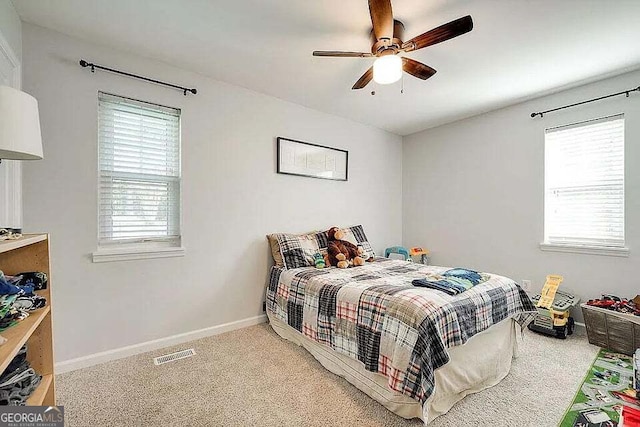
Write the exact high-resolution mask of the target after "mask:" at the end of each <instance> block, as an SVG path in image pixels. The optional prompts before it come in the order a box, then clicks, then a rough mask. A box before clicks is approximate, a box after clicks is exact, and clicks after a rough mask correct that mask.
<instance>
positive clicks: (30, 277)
mask: <svg viewBox="0 0 640 427" xmlns="http://www.w3.org/2000/svg"><path fill="white" fill-rule="evenodd" d="M46 285H47V275H46V274H44V273H22V275H17V276H7V275H5V274H4V273H3V272H2V271H0V332H2V331H4V330H5V329H7V328H9V327H11V326H14V325H15V324H16V323H18V322H19V321H21V320H23V319H25V318H26V317H28V316H29V313H28V312H29V311H33V310H37V309H39V308H43V307H44V306H45V305H47V299H46V298H45V297H43V296H40V295H36V294H35V293H34V288H38V289H43V288H42V287H43V286H44V287H45V288H46Z"/></svg>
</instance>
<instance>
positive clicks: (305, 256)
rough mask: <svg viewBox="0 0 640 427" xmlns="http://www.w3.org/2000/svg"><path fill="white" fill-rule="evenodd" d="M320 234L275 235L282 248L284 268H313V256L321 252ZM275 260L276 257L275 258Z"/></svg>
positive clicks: (281, 254)
mask: <svg viewBox="0 0 640 427" xmlns="http://www.w3.org/2000/svg"><path fill="white" fill-rule="evenodd" d="M318 234H319V233H315V232H314V233H308V234H302V235H297V234H282V233H280V234H275V235H273V236H275V237H276V239H277V240H278V246H279V247H280V256H281V258H282V264H283V267H284V268H287V269H290V268H299V267H312V266H314V265H315V262H314V259H313V256H314V255H315V254H317V253H319V252H320V246H319V244H318ZM274 259H275V257H274Z"/></svg>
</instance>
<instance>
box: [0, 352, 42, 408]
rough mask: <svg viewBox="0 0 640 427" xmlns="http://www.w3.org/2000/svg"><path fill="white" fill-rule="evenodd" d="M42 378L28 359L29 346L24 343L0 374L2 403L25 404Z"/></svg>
mask: <svg viewBox="0 0 640 427" xmlns="http://www.w3.org/2000/svg"><path fill="white" fill-rule="evenodd" d="M41 380H42V377H41V376H40V375H38V374H37V373H36V372H35V371H34V370H33V368H31V366H30V365H29V362H28V361H27V346H26V345H24V346H23V347H22V348H21V349H20V351H19V352H18V354H17V355H16V356H15V357H14V358H13V360H12V361H11V363H9V366H7V368H6V369H5V370H4V372H3V373H2V375H0V405H5V406H6V405H10V406H22V405H25V404H26V402H27V399H28V398H29V396H30V395H31V393H33V391H34V390H35V389H36V388H37V387H38V385H39V384H40V381H41Z"/></svg>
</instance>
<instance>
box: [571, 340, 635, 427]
mask: <svg viewBox="0 0 640 427" xmlns="http://www.w3.org/2000/svg"><path fill="white" fill-rule="evenodd" d="M632 378H633V358H632V357H631V356H625V355H624V354H618V353H613V352H610V351H607V350H604V349H603V350H600V352H599V353H598V355H597V356H596V359H595V360H594V362H593V364H592V365H591V367H590V368H589V371H588V372H587V376H586V377H585V379H584V381H583V382H582V385H580V388H579V389H578V392H577V393H576V396H575V397H574V399H573V402H572V403H571V406H569V408H568V409H567V412H565V414H564V418H563V419H562V422H561V423H560V427H592V426H616V425H618V420H619V418H620V415H619V410H620V408H621V407H622V405H623V404H624V405H627V406H630V407H634V408H638V409H640V403H638V401H637V400H635V398H634V397H632V396H635V392H634V391H633V382H632V381H633V380H632Z"/></svg>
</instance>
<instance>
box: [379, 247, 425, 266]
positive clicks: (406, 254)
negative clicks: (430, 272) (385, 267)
mask: <svg viewBox="0 0 640 427" xmlns="http://www.w3.org/2000/svg"><path fill="white" fill-rule="evenodd" d="M391 254H396V255H400V256H402V257H403V258H404V260H405V261H409V262H413V258H412V257H414V256H420V263H421V264H425V265H429V257H428V256H429V251H428V250H427V249H424V248H419V247H414V248H411V249H407V248H405V247H404V246H392V247H390V248H387V249H385V250H384V257H385V258H389V256H390V255H391Z"/></svg>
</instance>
